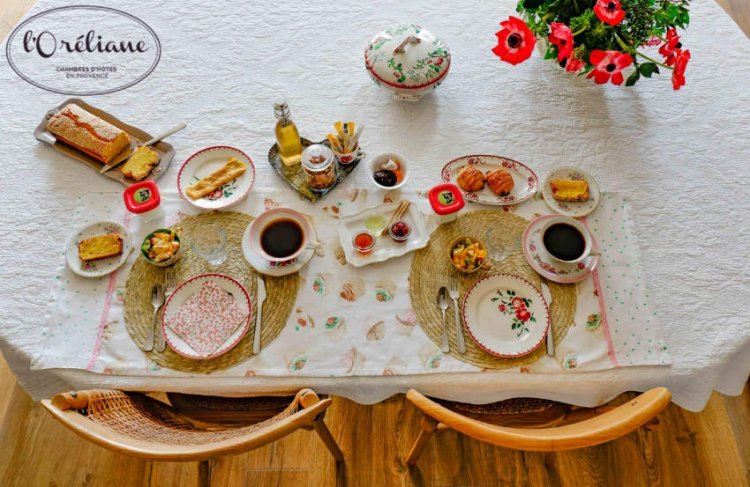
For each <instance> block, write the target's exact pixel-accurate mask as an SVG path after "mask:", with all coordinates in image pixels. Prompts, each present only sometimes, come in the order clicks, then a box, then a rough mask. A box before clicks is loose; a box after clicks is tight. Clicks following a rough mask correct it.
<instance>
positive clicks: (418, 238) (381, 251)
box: [337, 203, 430, 267]
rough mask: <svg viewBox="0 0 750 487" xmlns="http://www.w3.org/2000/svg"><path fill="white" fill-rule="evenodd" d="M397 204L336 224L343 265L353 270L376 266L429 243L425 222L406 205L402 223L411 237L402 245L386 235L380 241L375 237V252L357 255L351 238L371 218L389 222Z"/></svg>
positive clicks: (380, 206) (342, 220)
mask: <svg viewBox="0 0 750 487" xmlns="http://www.w3.org/2000/svg"><path fill="white" fill-rule="evenodd" d="M397 207H398V203H390V204H387V205H378V206H374V207H371V208H367V209H365V210H362V211H360V212H359V213H355V214H353V215H348V216H345V217H342V218H341V220H339V223H338V226H337V229H338V231H339V240H340V241H341V247H343V249H344V254H345V255H346V261H347V262H349V263H350V264H351V265H353V266H354V267H363V266H366V265H369V264H374V263H376V262H383V261H386V260H388V259H393V258H394V257H401V256H402V255H406V254H408V253H409V252H413V251H415V250H417V249H421V248H422V247H424V246H425V245H427V243H428V242H429V241H430V231H429V229H428V228H427V222H426V221H425V219H424V216H422V213H420V211H419V209H418V208H417V205H415V204H413V203H412V204H411V205H409V209H408V210H407V211H406V213H405V214H404V216H403V217H402V220H403V221H405V222H406V223H407V224H408V225H409V226H410V227H411V235H410V236H409V239H408V240H407V241H406V242H404V243H396V242H394V241H393V239H392V238H391V237H390V235H388V233H387V232H386V233H385V235H383V236H382V237H377V242H376V243H375V248H373V249H372V252H370V253H369V254H366V255H363V254H360V253H359V252H357V251H356V249H355V248H354V245H353V244H352V238H354V236H355V235H356V234H358V233H359V232H361V231H362V230H366V228H365V220H366V219H367V217H368V216H370V215H378V214H380V215H383V216H384V217H385V219H386V221H388V220H390V219H391V215H393V212H394V211H396V208H397Z"/></svg>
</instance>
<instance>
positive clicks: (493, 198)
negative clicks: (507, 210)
mask: <svg viewBox="0 0 750 487" xmlns="http://www.w3.org/2000/svg"><path fill="white" fill-rule="evenodd" d="M468 165H472V166H475V167H476V168H477V169H479V170H480V171H482V172H484V173H487V172H488V171H492V170H493V169H504V170H505V171H507V172H508V173H510V175H511V176H512V177H513V183H514V184H513V191H511V193H510V194H509V195H507V196H498V195H496V194H495V193H493V192H492V191H491V190H490V188H489V187H487V185H485V187H484V189H482V190H480V191H464V190H463V189H462V190H461V192H462V193H463V195H464V199H466V200H467V201H473V202H475V203H483V204H485V205H499V206H506V205H515V204H518V203H521V202H522V201H526V200H527V199H529V198H531V197H532V196H534V193H536V192H537V191H538V190H539V178H537V176H536V173H534V171H532V170H531V168H529V167H528V166H526V165H525V164H522V163H520V162H518V161H514V160H512V159H507V158H505V157H500V156H489V155H471V156H463V157H459V158H458V159H454V160H452V161H451V162H449V163H448V164H446V165H445V167H443V172H442V177H443V181H445V182H446V183H453V184H455V185H457V186H459V187H460V185H458V182H457V181H458V173H459V172H460V171H461V169H463V168H464V167H465V166H468Z"/></svg>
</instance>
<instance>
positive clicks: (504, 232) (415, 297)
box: [409, 209, 577, 369]
mask: <svg viewBox="0 0 750 487" xmlns="http://www.w3.org/2000/svg"><path fill="white" fill-rule="evenodd" d="M528 223H529V222H528V221H527V220H524V219H523V218H521V217H519V216H516V215H514V214H512V213H507V212H504V211H502V209H496V210H480V211H475V212H472V213H466V214H464V215H462V216H461V217H460V218H458V219H457V220H456V221H454V222H451V223H448V224H444V225H441V226H440V227H438V229H437V230H435V232H434V233H433V234H432V237H431V238H430V244H429V245H428V246H427V247H425V248H423V249H421V250H418V251H417V252H416V254H415V255H414V261H413V263H412V267H411V273H410V275H409V293H410V295H411V302H412V306H413V307H414V311H415V312H416V314H417V319H418V321H419V324H420V326H421V327H422V329H423V330H424V331H425V333H427V336H428V337H430V340H432V341H433V342H435V343H436V344H437V345H438V346H440V344H441V343H442V340H443V338H442V337H443V328H442V315H441V313H440V308H439V307H438V306H437V294H438V290H439V289H440V286H448V285H449V283H450V281H451V280H453V279H455V280H457V281H458V284H459V288H460V290H461V297H460V301H459V303H460V304H459V306H460V305H461V304H463V298H464V296H465V294H466V292H467V291H468V290H469V288H471V286H472V285H473V284H474V283H475V282H476V281H478V280H479V279H481V278H482V277H484V276H486V275H488V274H496V273H507V274H515V275H517V276H521V277H523V278H525V279H526V280H528V281H529V282H531V283H532V284H533V285H534V286H536V287H537V288H539V289H541V281H542V278H541V277H540V276H539V274H537V273H536V272H534V270H533V269H532V268H531V267H530V266H529V264H528V263H527V262H526V258H525V257H524V255H523V250H522V249H521V248H520V246H519V247H518V248H517V250H515V251H513V252H512V253H511V254H510V256H509V257H507V258H506V259H504V260H503V261H502V262H500V263H497V262H494V261H491V259H490V261H491V268H490V269H487V270H484V269H482V270H479V271H477V272H475V273H473V274H461V273H459V272H457V271H456V270H455V269H454V268H453V267H452V265H451V263H450V260H449V258H448V246H449V245H450V244H451V242H452V241H453V240H454V239H456V238H458V237H461V236H470V237H475V238H477V239H479V240H481V241H483V242H485V243H487V236H486V234H487V229H489V228H491V227H492V228H493V229H494V231H493V232H492V238H493V240H497V243H502V241H503V240H506V241H509V240H510V239H511V238H512V237H513V236H517V237H520V236H521V235H523V231H524V229H525V228H526V225H528ZM547 285H548V286H549V290H550V292H551V294H552V306H551V310H550V312H551V318H552V323H553V324H554V326H553V337H554V340H555V344H557V343H560V341H562V339H563V338H564V337H565V334H566V333H567V332H568V329H569V328H570V326H571V325H572V324H573V318H574V317H575V312H576V296H577V290H576V285H575V284H557V283H554V282H550V281H548V282H547ZM447 321H448V337H449V340H450V350H451V351H450V355H452V356H453V357H455V358H457V359H458V360H461V361H463V362H468V363H470V364H473V365H476V366H478V367H484V368H489V369H503V368H509V367H518V366H521V365H526V364H530V363H532V362H535V361H536V360H538V359H540V358H541V357H543V356H544V354H545V353H546V349H545V346H544V343H542V345H541V346H539V347H538V348H537V349H536V350H534V351H533V352H531V353H530V354H528V355H525V356H523V357H518V358H501V357H494V356H492V355H490V354H488V353H487V352H485V351H484V350H482V349H481V348H479V346H478V345H477V344H476V343H474V341H473V340H472V339H471V335H469V333H468V332H466V331H464V337H465V338H466V340H465V341H466V353H465V354H459V353H458V351H457V344H456V331H455V321H454V314H453V303H452V302H451V307H450V308H449V309H448V312H447Z"/></svg>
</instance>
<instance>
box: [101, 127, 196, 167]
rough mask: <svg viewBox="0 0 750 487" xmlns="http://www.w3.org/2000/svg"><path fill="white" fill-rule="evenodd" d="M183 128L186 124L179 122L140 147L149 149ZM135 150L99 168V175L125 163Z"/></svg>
mask: <svg viewBox="0 0 750 487" xmlns="http://www.w3.org/2000/svg"><path fill="white" fill-rule="evenodd" d="M185 127H187V124H186V123H185V122H180V123H178V124H177V125H175V126H174V127H172V128H171V129H168V130H165V131H164V132H162V133H160V134H159V135H157V136H156V137H154V138H152V139H151V140H148V141H146V142H144V143H143V144H141V146H144V147H149V146H151V145H154V144H156V143H157V142H159V141H160V140H161V139H165V138H167V137H169V136H170V135H172V134H175V133H177V132H179V131H180V130H182V129H184V128H185ZM137 148H138V147H135V148H133V151H132V152H131V153H130V154H129V155H128V157H123V158H122V159H121V160H119V161H117V160H116V161H115V162H113V163H112V164H106V165H105V166H104V167H103V168H101V169H100V170H99V174H104V173H105V172H107V171H109V170H110V169H112V168H113V167H117V166H119V165H120V164H122V163H123V162H127V161H128V160H129V159H130V157H131V156H132V155H133V152H135V149H137Z"/></svg>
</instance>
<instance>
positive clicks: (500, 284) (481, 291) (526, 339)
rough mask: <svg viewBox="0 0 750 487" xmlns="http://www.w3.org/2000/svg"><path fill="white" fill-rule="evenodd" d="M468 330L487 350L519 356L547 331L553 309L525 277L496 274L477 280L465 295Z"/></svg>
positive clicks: (499, 355) (535, 343) (463, 310)
mask: <svg viewBox="0 0 750 487" xmlns="http://www.w3.org/2000/svg"><path fill="white" fill-rule="evenodd" d="M462 313H463V321H464V326H465V327H466V330H467V331H468V332H469V335H471V337H472V338H473V339H474V341H475V342H476V343H477V345H479V347H481V348H482V349H483V350H484V351H486V352H487V353H489V354H491V355H495V356H498V357H520V356H522V355H526V354H528V353H531V352H532V351H533V350H535V349H536V348H537V347H538V346H539V345H540V344H541V343H542V342H543V341H544V337H545V336H546V335H547V331H548V329H549V320H550V313H549V308H548V307H547V302H546V301H545V300H544V297H543V296H542V293H541V292H540V291H539V290H538V289H537V288H535V287H534V286H532V285H531V283H530V282H529V281H527V280H526V279H524V278H522V277H519V276H514V275H511V274H493V275H490V276H487V277H484V278H482V279H480V280H479V281H477V282H476V283H475V284H474V286H472V287H471V289H469V291H468V292H467V293H466V297H465V298H464V302H463V307H462Z"/></svg>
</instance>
